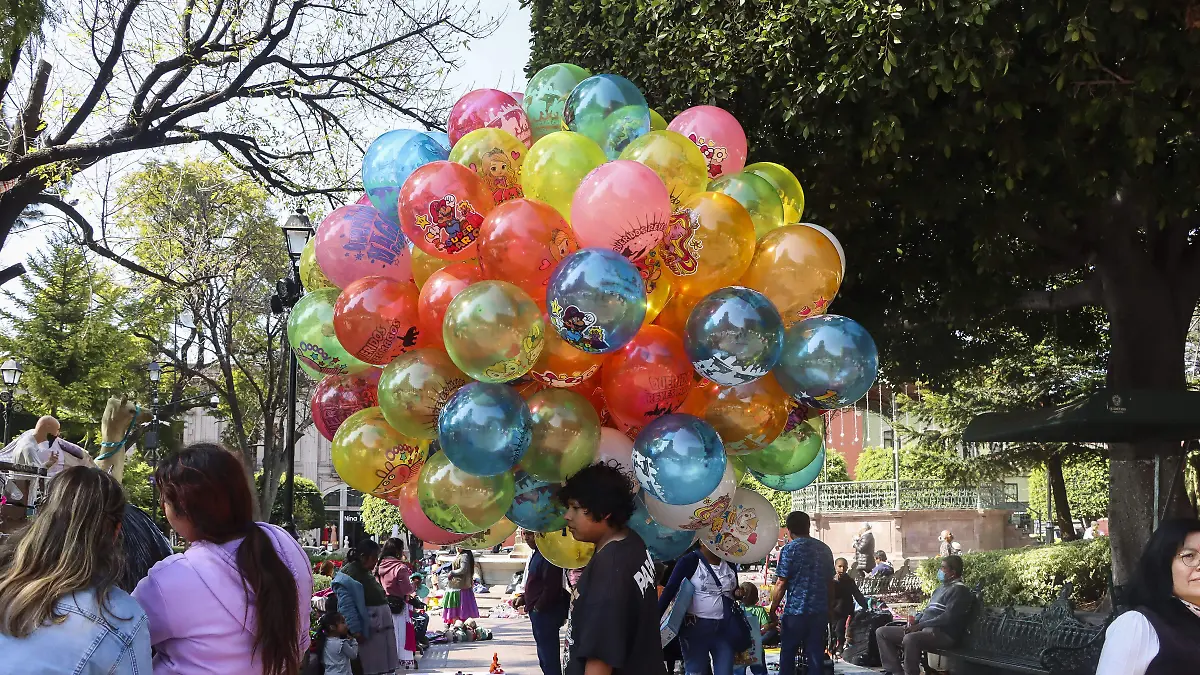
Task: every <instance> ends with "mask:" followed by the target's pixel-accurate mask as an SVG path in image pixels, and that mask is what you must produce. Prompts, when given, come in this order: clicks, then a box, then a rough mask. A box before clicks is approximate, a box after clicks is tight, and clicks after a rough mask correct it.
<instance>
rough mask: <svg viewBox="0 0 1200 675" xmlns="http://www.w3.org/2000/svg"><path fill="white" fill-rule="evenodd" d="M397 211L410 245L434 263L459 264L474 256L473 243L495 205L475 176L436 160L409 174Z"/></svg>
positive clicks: (460, 168)
mask: <svg viewBox="0 0 1200 675" xmlns="http://www.w3.org/2000/svg"><path fill="white" fill-rule="evenodd" d="M397 206H398V209H399V212H400V227H401V228H403V230H404V234H406V235H408V238H409V239H411V240H412V243H413V245H415V246H416V247H417V248H419V249H421V250H422V251H424V252H426V253H428V254H429V255H432V256H435V257H437V258H445V259H446V260H457V261H462V260H467V259H468V258H472V257H474V256H475V239H476V238H477V237H478V236H479V229H480V227H481V226H482V225H483V219H484V217H485V216H487V214H488V213H490V212H491V210H492V209H493V208H495V206H496V202H495V201H494V200H493V199H492V193H491V191H490V190H488V188H487V185H485V184H484V182H483V179H482V178H480V177H479V176H478V175H476V173H475V172H474V171H472V170H471V169H469V168H468V167H465V166H463V165H462V164H455V163H454V162H447V161H440V160H439V161H436V162H430V163H428V164H426V165H424V166H422V167H421V168H419V169H417V170H416V171H413V172H412V174H411V175H409V177H408V179H407V180H405V181H404V187H402V188H401V189H400V198H399V200H398V202H397Z"/></svg>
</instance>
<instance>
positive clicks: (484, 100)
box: [446, 89, 533, 148]
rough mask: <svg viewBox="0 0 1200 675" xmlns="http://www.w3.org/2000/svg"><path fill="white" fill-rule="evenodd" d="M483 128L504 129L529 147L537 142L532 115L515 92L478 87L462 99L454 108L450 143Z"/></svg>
mask: <svg viewBox="0 0 1200 675" xmlns="http://www.w3.org/2000/svg"><path fill="white" fill-rule="evenodd" d="M483 127H494V128H496V129H503V130H505V131H507V132H508V133H510V134H512V135H513V136H516V137H517V140H519V141H521V142H522V143H524V144H525V147H527V148H528V147H529V146H531V145H533V134H532V132H530V130H529V117H528V116H527V115H526V114H525V109H524V108H522V107H521V104H520V103H518V102H517V99H515V98H513V97H512V94H506V93H505V92H502V91H500V90H499V89H476V90H475V91H472V92H468V93H467V94H466V95H464V96H463V97H462V98H460V99H458V102H457V103H455V104H454V107H453V108H451V109H450V120H449V121H448V122H447V123H446V133H447V134H448V135H449V136H450V143H451V144H454V143H457V142H458V139H460V138H462V137H463V136H466V135H467V134H469V133H471V132H472V131H475V130H476V129H482V128H483Z"/></svg>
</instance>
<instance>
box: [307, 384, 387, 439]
mask: <svg viewBox="0 0 1200 675" xmlns="http://www.w3.org/2000/svg"><path fill="white" fill-rule="evenodd" d="M379 374H380V371H379V370H378V369H376V368H371V369H370V370H366V371H363V372H362V373H359V374H357V375H326V376H325V377H324V378H323V379H322V380H321V381H320V382H318V383H317V386H316V387H314V388H313V394H312V400H311V407H312V420H313V426H315V427H316V428H317V433H319V434H321V435H322V436H324V437H325V438H326V439H328V440H331V441H332V440H333V435H334V434H335V433H337V430H338V427H340V426H342V422H345V421H346V419H347V418H349V417H350V416H351V415H353V414H354V413H356V412H358V411H360V410H363V409H365V408H371V407H374V406H377V405H379V392H378V386H379Z"/></svg>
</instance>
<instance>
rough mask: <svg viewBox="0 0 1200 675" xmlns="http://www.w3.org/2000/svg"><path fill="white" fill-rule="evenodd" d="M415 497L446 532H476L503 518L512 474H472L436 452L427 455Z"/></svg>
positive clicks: (509, 497) (431, 518)
mask: <svg viewBox="0 0 1200 675" xmlns="http://www.w3.org/2000/svg"><path fill="white" fill-rule="evenodd" d="M417 498H418V499H419V500H420V502H421V510H422V511H424V512H425V515H426V516H429V520H431V521H432V522H433V524H434V525H437V526H438V527H440V528H442V529H444V530H447V531H449V532H457V533H459V534H475V533H478V532H482V531H484V530H486V529H488V528H489V527H491V526H493V525H495V524H496V523H498V522H500V519H501V518H503V517H504V512H505V511H507V510H508V507H509V505H510V504H511V503H512V499H513V475H512V474H511V473H508V472H506V473H502V474H498V475H495V476H475V475H472V474H469V473H467V472H466V471H463V470H461V469H459V468H457V467H455V466H454V465H453V464H451V463H450V459H449V458H448V457H446V453H444V452H438V453H435V454H433V455H432V456H430V457H429V461H427V462H426V463H425V467H424V468H423V469H422V470H421V475H420V476H419V477H418V478H417Z"/></svg>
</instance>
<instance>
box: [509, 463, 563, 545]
mask: <svg viewBox="0 0 1200 675" xmlns="http://www.w3.org/2000/svg"><path fill="white" fill-rule="evenodd" d="M513 480H514V483H515V485H516V488H515V494H514V496H513V503H512V506H510V507H508V513H507V514H505V517H507V518H508V519H509V520H511V521H513V522H514V523H516V524H517V525H520V526H521V527H522V528H524V529H526V530H532V531H534V532H551V531H553V530H561V529H562V528H564V527H566V526H567V519H566V515H567V509H566V507H565V506H563V505H562V503H561V502H559V501H558V497H557V493H558V488H559V484H558V483H550V482H547V481H543V480H538V479H536V478H534V477H533V476H530V475H529V474H527V473H525V472H524V471H517V472H516V473H515V474H514V477H513Z"/></svg>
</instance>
